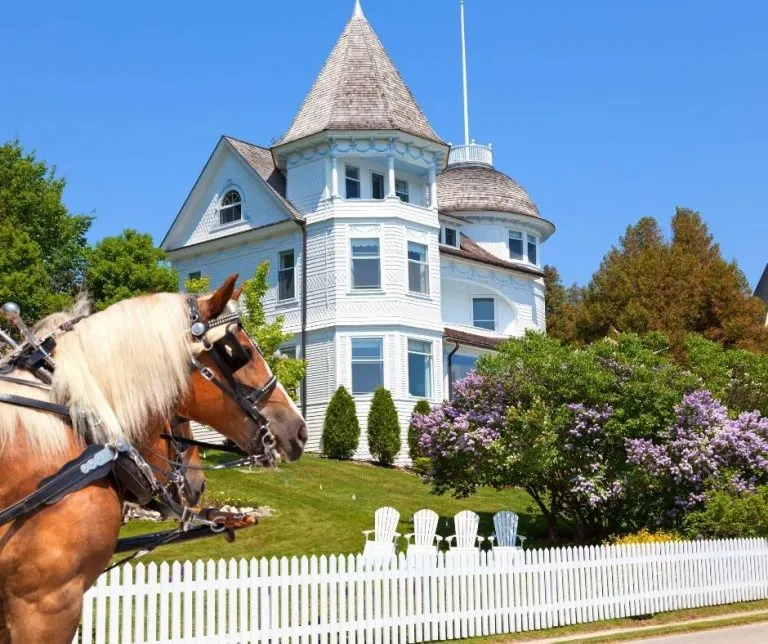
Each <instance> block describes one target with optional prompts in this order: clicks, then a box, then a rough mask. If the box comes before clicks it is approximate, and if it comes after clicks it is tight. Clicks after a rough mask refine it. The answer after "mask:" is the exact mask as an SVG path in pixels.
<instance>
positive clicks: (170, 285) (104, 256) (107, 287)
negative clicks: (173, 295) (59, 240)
mask: <svg viewBox="0 0 768 644" xmlns="http://www.w3.org/2000/svg"><path fill="white" fill-rule="evenodd" d="M167 259H168V257H167V255H166V254H165V252H164V251H163V250H162V249H160V248H157V247H156V246H155V245H154V243H153V241H152V236H151V235H149V234H146V233H139V232H137V231H135V230H132V229H130V228H129V229H126V230H124V231H123V232H122V233H121V234H120V235H116V236H114V237H105V238H104V239H102V240H101V241H100V242H99V243H98V244H96V245H95V246H94V247H93V248H92V249H91V251H90V252H89V253H88V268H87V270H86V274H85V286H86V288H87V290H88V293H89V295H90V296H91V297H92V298H93V301H94V305H95V308H96V310H102V309H105V308H106V307H108V306H109V305H110V304H114V303H115V302H119V301H120V300H124V299H126V298H129V297H135V296H136V295H143V294H145V293H161V292H175V291H177V290H178V286H179V278H178V275H177V273H176V271H175V270H174V269H173V268H172V267H171V266H170V265H169V264H168V261H167Z"/></svg>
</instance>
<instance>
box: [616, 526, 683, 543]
mask: <svg viewBox="0 0 768 644" xmlns="http://www.w3.org/2000/svg"><path fill="white" fill-rule="evenodd" d="M681 540H682V538H681V537H680V535H679V534H678V533H677V532H672V531H668V530H657V531H656V532H649V531H648V529H647V528H642V529H641V530H639V531H637V532H635V533H633V534H625V535H622V536H620V537H611V538H610V539H609V540H608V542H607V543H609V544H614V545H626V544H635V543H659V542H662V541H681Z"/></svg>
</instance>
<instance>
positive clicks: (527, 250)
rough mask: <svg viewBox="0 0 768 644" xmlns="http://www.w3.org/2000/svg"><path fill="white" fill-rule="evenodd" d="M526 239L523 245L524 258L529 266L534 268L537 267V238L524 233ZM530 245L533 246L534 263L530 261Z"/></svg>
mask: <svg viewBox="0 0 768 644" xmlns="http://www.w3.org/2000/svg"><path fill="white" fill-rule="evenodd" d="M525 238H526V244H525V258H526V260H527V261H528V263H529V264H533V265H534V266H538V265H539V237H538V235H531V234H529V233H525ZM531 244H533V247H534V252H535V253H536V261H534V262H532V261H531V252H530V251H531Z"/></svg>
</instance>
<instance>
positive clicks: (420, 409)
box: [408, 400, 430, 461]
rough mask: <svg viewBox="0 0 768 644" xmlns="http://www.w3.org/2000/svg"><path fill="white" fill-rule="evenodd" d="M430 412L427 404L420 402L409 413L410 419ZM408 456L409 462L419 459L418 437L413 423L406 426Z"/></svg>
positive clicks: (424, 401) (423, 401)
mask: <svg viewBox="0 0 768 644" xmlns="http://www.w3.org/2000/svg"><path fill="white" fill-rule="evenodd" d="M429 412H430V406H429V403H428V402H427V401H426V400H420V401H419V402H417V403H416V406H415V407H414V408H413V412H411V418H413V416H414V414H428V413H429ZM408 456H410V457H411V461H415V460H416V459H417V458H419V456H420V454H419V436H418V433H417V432H416V427H414V425H413V422H411V423H409V424H408Z"/></svg>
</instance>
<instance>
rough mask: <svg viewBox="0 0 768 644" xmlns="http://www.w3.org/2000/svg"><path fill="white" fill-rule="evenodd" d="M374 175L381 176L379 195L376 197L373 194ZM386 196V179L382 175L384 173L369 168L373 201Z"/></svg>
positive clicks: (380, 199) (381, 199) (382, 199)
mask: <svg viewBox="0 0 768 644" xmlns="http://www.w3.org/2000/svg"><path fill="white" fill-rule="evenodd" d="M374 177H380V178H381V197H376V196H375V195H374V194H373V185H374ZM386 196H387V179H386V177H385V176H384V173H383V172H378V171H377V170H371V199H373V200H374V201H384V199H385V198H386Z"/></svg>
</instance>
